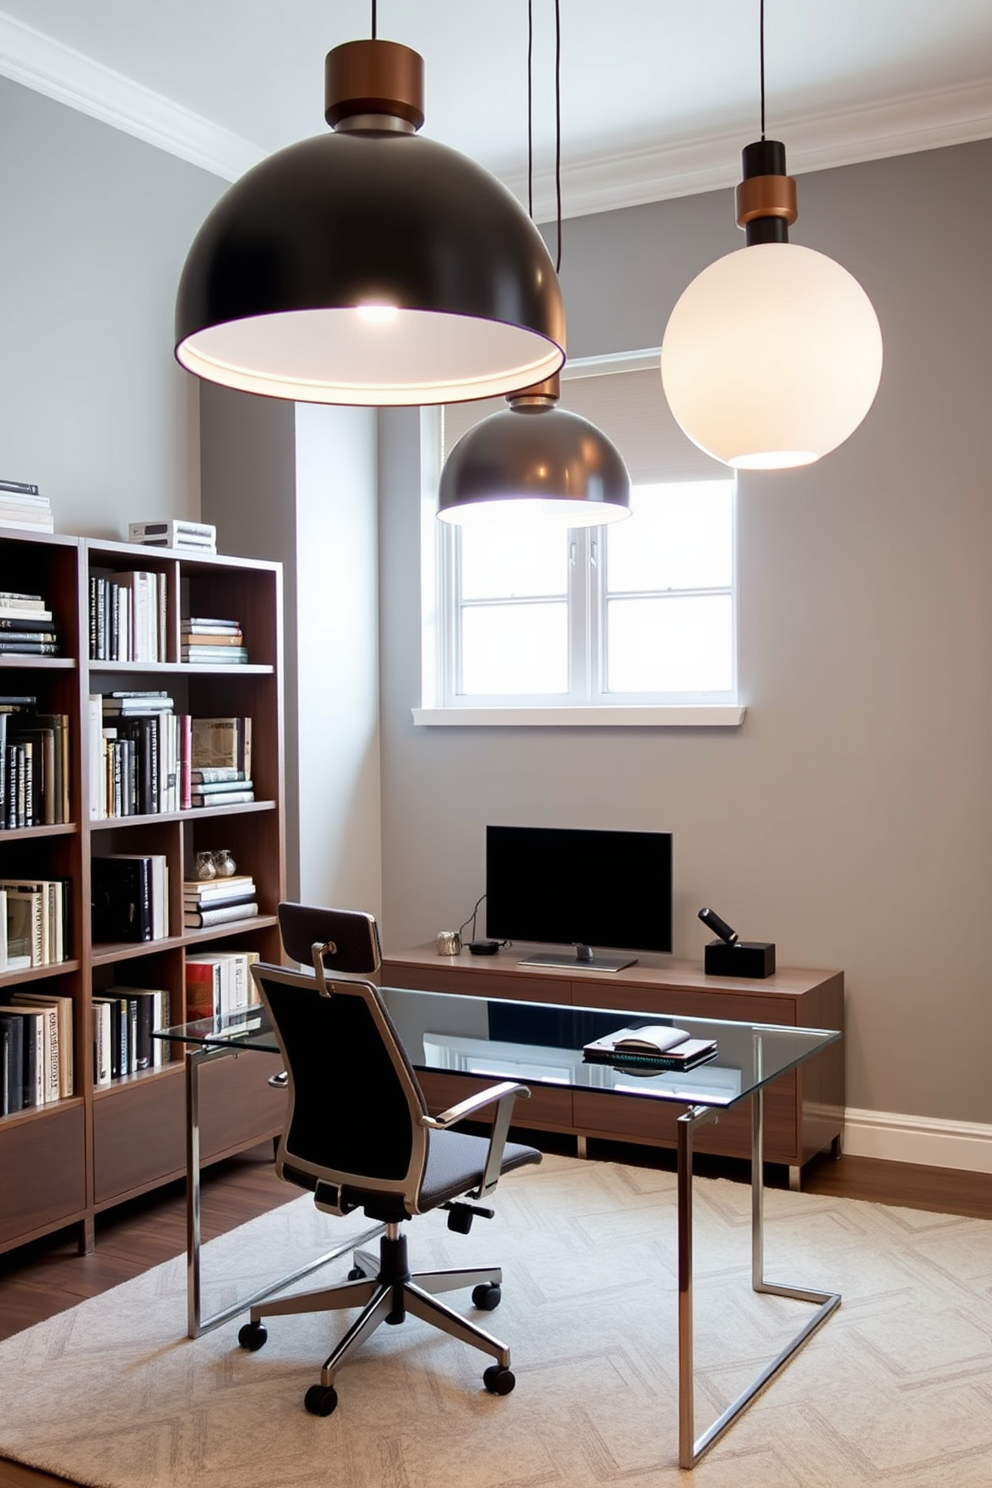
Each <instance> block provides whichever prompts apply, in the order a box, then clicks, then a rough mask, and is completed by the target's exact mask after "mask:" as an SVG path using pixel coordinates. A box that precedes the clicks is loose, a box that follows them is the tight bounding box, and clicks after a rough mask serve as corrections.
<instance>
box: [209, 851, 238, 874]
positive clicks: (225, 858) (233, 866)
mask: <svg viewBox="0 0 992 1488" xmlns="http://www.w3.org/2000/svg"><path fill="white" fill-rule="evenodd" d="M213 858H214V872H215V873H216V875H217V877H218V878H233V877H234V875H235V874H236V873H237V871H238V865H237V863H236V862H235V861H234V854H233V853H232V852H231V849H230V848H229V847H222V848H220V850H219V851H218V852H215V853H214V855H213Z"/></svg>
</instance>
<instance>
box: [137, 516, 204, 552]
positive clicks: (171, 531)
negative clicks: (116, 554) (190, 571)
mask: <svg viewBox="0 0 992 1488" xmlns="http://www.w3.org/2000/svg"><path fill="white" fill-rule="evenodd" d="M127 540H128V542H132V543H140V544H141V545H142V547H146V548H179V549H181V550H182V551H184V552H187V553H216V551H217V528H216V527H215V526H213V524H212V523H210V522H192V521H190V520H189V519H188V518H187V517H172V518H169V519H168V520H164V521H157V522H130V523H129V524H128V529H127Z"/></svg>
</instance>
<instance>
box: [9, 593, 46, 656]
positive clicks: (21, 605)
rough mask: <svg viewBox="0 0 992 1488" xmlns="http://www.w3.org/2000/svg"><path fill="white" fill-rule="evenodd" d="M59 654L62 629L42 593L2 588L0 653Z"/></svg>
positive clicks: (24, 654) (12, 654)
mask: <svg viewBox="0 0 992 1488" xmlns="http://www.w3.org/2000/svg"><path fill="white" fill-rule="evenodd" d="M58 654H59V633H58V630H57V628H56V626H55V624H54V622H53V619H52V612H51V610H50V609H49V608H48V606H47V605H46V603H45V601H44V600H43V599H42V597H41V595H40V594H18V593H16V592H12V591H10V590H6V591H4V592H0V655H3V656H58Z"/></svg>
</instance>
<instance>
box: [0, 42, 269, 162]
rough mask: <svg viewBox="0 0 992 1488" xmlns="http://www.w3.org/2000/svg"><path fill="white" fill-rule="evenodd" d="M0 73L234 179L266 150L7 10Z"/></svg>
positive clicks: (70, 106)
mask: <svg viewBox="0 0 992 1488" xmlns="http://www.w3.org/2000/svg"><path fill="white" fill-rule="evenodd" d="M0 74H2V75H3V76H4V77H8V78H10V79H12V81H13V82H15V83H22V84H23V85H24V87H26V88H32V89H33V90H34V91H35V92H36V93H44V94H45V95H46V96H47V97H48V98H54V99H55V100H56V102H57V103H64V104H66V105H67V106H68V107H69V108H73V109H77V110H78V111H79V112H80V113H82V114H89V115H90V116H91V118H94V119H99V120H100V121H101V122H102V123H104V124H110V125H111V126H112V127H113V128H114V129H120V130H123V132H124V133H125V134H131V135H134V137H135V138H136V139H140V140H144V142H145V143H146V144H149V145H155V146H156V147H157V148H158V149H160V150H167V151H168V152H169V154H170V155H177V156H178V157H179V158H180V159H181V160H186V161H189V163H190V164H191V165H198V166H200V168H201V169H202V170H206V171H210V172H211V173H212V174H213V175H215V176H222V177H223V178H224V179H225V180H228V181H234V180H236V179H237V178H238V176H241V175H243V174H244V172H245V171H246V170H248V168H249V167H250V166H252V165H254V164H256V162H257V161H259V160H261V159H262V157H263V155H264V154H265V152H264V151H263V150H260V149H259V148H258V147H257V146H256V145H252V144H250V143H249V142H248V141H247V140H243V139H241V138H240V137H239V136H238V135H236V134H232V133H231V132H230V131H229V130H226V129H221V128H220V127H219V126H218V125H216V124H213V123H211V121H210V120H209V119H204V118H202V117H201V116H200V115H199V114H194V113H193V112H192V111H191V110H190V109H186V108H182V107H181V106H180V105H179V104H177V103H173V102H172V100H171V99H168V98H164V97H163V96H162V95H161V94H160V93H153V92H152V90H151V89H150V88H143V87H142V86H141V85H140V84H139V83H134V82H132V81H131V79H130V78H126V77H124V76H123V74H122V73H119V72H114V71H113V70H112V69H111V68H109V67H104V66H102V65H101V64H100V63H99V62H94V61H93V60H92V58H90V57H85V56H84V55H83V54H82V52H76V51H73V49H72V48H71V47H67V46H63V45H62V43H61V42H58V41H55V40H53V38H52V37H50V36H45V35H43V34H42V32H40V31H36V30H35V29H34V28H33V27H32V26H25V25H24V24H23V22H21V21H16V20H14V19H13V18H12V17H11V16H8V15H4V14H3V13H2V12H0Z"/></svg>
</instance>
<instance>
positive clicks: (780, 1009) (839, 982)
mask: <svg viewBox="0 0 992 1488" xmlns="http://www.w3.org/2000/svg"><path fill="white" fill-rule="evenodd" d="M528 954H529V951H528V948H527V947H526V946H516V947H514V949H513V950H509V951H507V950H501V951H500V952H499V953H498V955H496V956H492V957H488V956H473V955H471V954H470V953H469V952H468V951H467V950H463V951H462V952H461V953H460V955H458V956H439V955H438V954H437V951H436V949H435V947H434V946H433V945H428V946H417V947H415V948H414V949H412V950H407V951H396V952H393V953H391V954H390V955H388V956H387V957H386V958H385V959H384V961H383V963H382V969H381V972H380V980H381V983H382V985H383V986H384V987H413V988H419V989H423V990H426V991H430V992H450V993H455V994H458V995H460V996H463V997H490V998H509V999H514V998H516V999H521V1000H523V1001H528V1002H551V1003H564V1004H570V1005H572V1006H574V1007H594V1008H616V1009H617V1010H618V1011H622V1012H634V1013H638V1014H645V1013H646V1014H660V1015H664V1016H674V1017H679V1016H682V1017H686V1018H721V1019H728V1020H730V1021H731V1022H735V1021H740V1022H749V1023H750V1022H753V1023H779V1024H785V1025H787V1026H790V1027H797V1028H838V1029H841V1030H842V1031H843V1028H844V974H843V972H840V971H800V970H793V969H789V968H786V969H784V970H782V971H778V972H776V973H775V975H774V976H770V977H766V978H764V980H762V981H752V980H746V979H736V978H730V977H712V976H706V975H704V973H703V970H702V967H701V966H700V965H699V964H698V963H697V962H693V961H677V960H671V961H668V962H666V964H665V965H664V966H648V965H641V964H635V965H633V966H628V967H626V968H625V969H624V970H622V971H618V972H610V973H603V972H595V971H588V972H583V971H581V970H579V969H578V968H576V969H574V970H573V969H571V968H569V969H567V970H566V969H560V968H557V967H556V968H553V969H551V968H544V967H526V966H521V965H520V962H521V960H522V959H526V958H527V955H528ZM423 1083H424V1087H425V1092H426V1093H427V1097H428V1100H429V1101H430V1104H431V1107H432V1109H435V1110H438V1109H441V1108H442V1107H443V1106H444V1105H445V1104H447V1103H450V1101H452V1100H455V1099H458V1098H459V1096H460V1095H464V1094H465V1089H466V1087H465V1082H464V1080H463V1079H461V1078H460V1077H458V1076H449V1075H437V1076H433V1075H432V1076H430V1077H429V1078H428V1079H425V1080H424V1082H423ZM483 1083H484V1082H483V1081H480V1082H479V1084H480V1086H481V1085H482V1084H483ZM680 1109H681V1108H680V1107H679V1106H677V1105H668V1104H661V1103H657V1104H656V1103H654V1102H647V1101H643V1102H642V1101H631V1100H627V1099H625V1098H624V1097H623V1096H617V1095H610V1094H607V1093H605V1092H603V1093H601V1092H598V1091H578V1090H548V1089H544V1090H541V1091H537V1090H535V1092H534V1098H533V1099H532V1100H531V1101H530V1102H529V1103H528V1105H527V1107H526V1111H525V1119H526V1124H527V1126H528V1127H531V1128H534V1129H543V1130H546V1131H560V1132H566V1133H572V1134H574V1135H575V1136H576V1137H578V1138H580V1139H581V1138H585V1137H605V1138H609V1139H612V1140H614V1141H624V1142H643V1143H648V1144H650V1145H653V1146H659V1147H674V1146H675V1140H676V1138H675V1122H676V1119H677V1117H678V1115H679V1113H680ZM843 1119H844V1046H843V1041H840V1042H839V1043H835V1044H832V1045H831V1046H830V1047H829V1048H827V1049H824V1051H823V1052H822V1054H819V1055H817V1057H816V1058H815V1059H811V1060H809V1061H807V1063H806V1064H804V1065H802V1066H801V1067H800V1068H799V1069H798V1070H795V1071H793V1073H791V1074H788V1075H784V1076H783V1077H782V1078H781V1079H779V1080H776V1081H775V1083H774V1084H773V1085H771V1086H770V1087H769V1089H768V1090H767V1091H766V1093H765V1157H766V1159H767V1161H768V1162H773V1163H783V1164H786V1165H787V1166H788V1167H789V1169H790V1178H791V1180H792V1182H793V1184H794V1185H795V1184H796V1183H797V1182H798V1179H799V1172H800V1170H801V1168H802V1166H803V1164H804V1163H807V1162H808V1161H809V1160H810V1158H811V1157H813V1156H815V1155H816V1153H818V1152H821V1151H823V1150H824V1149H825V1148H828V1147H831V1146H833V1147H834V1149H835V1150H839V1143H840V1136H841V1129H842V1126H843ZM750 1122H751V1103H750V1101H749V1100H746V1101H742V1102H741V1104H740V1105H739V1106H737V1107H735V1108H734V1109H733V1110H731V1111H727V1112H724V1113H723V1114H721V1116H720V1119H719V1121H718V1122H717V1123H716V1125H711V1126H704V1127H701V1128H700V1129H699V1131H698V1132H697V1133H696V1135H695V1137H694V1139H693V1145H694V1146H695V1147H696V1149H697V1150H698V1151H701V1152H712V1153H718V1154H720V1155H721V1156H726V1157H748V1156H749V1155H750V1150H751V1145H750V1144H751V1125H750Z"/></svg>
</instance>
